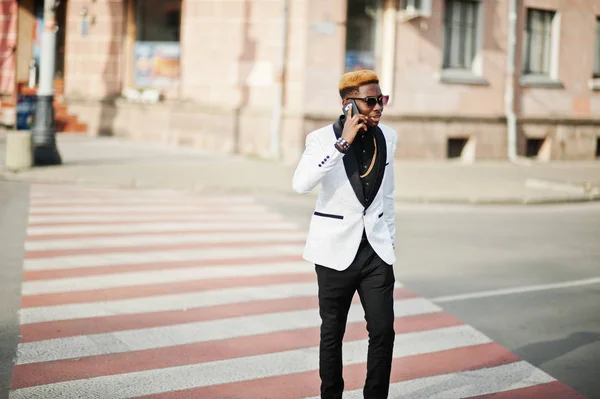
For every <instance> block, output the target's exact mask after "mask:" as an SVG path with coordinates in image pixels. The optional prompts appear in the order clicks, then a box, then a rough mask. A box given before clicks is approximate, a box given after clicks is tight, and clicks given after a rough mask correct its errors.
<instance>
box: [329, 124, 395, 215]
mask: <svg viewBox="0 0 600 399" xmlns="http://www.w3.org/2000/svg"><path fill="white" fill-rule="evenodd" d="M344 121H345V118H344V116H343V115H342V116H340V118H339V119H338V120H337V121H336V122H335V123H334V124H333V131H334V132H335V137H336V138H338V139H339V138H340V137H342V131H343V130H344ZM382 135H383V134H382ZM377 145H379V141H378V142H377ZM384 145H385V140H384ZM343 161H344V168H345V169H346V175H347V176H348V180H349V181H350V185H351V186H352V190H354V194H356V198H358V201H359V202H360V203H361V204H362V205H363V206H364V207H366V205H367V201H366V199H365V192H364V190H363V186H362V182H361V181H360V176H359V174H358V161H357V160H356V155H355V154H354V151H352V150H348V151H346V154H345V155H344V158H343ZM379 185H381V182H379Z"/></svg>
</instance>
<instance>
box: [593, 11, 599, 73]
mask: <svg viewBox="0 0 600 399" xmlns="http://www.w3.org/2000/svg"><path fill="white" fill-rule="evenodd" d="M594 78H600V18H596V49H595V56H594Z"/></svg>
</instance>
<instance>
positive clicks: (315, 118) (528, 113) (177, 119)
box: [0, 0, 600, 162]
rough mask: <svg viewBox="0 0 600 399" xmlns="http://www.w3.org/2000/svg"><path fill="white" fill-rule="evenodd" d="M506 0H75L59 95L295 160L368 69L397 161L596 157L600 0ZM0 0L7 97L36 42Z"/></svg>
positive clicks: (158, 126) (187, 139)
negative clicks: (342, 90)
mask: <svg viewBox="0 0 600 399" xmlns="http://www.w3.org/2000/svg"><path fill="white" fill-rule="evenodd" d="M29 1H34V0H29ZM35 1H38V2H39V1H41V0H35ZM286 3H287V4H288V7H286V6H285V5H286ZM510 3H511V1H509V0H330V1H326V2H325V1H322V0H289V1H287V2H286V1H285V0H66V3H65V5H64V14H65V23H64V27H63V31H62V34H63V35H64V45H63V50H62V52H61V53H60V54H58V55H57V59H59V62H60V65H61V67H60V72H61V78H63V79H64V101H65V103H66V105H67V107H68V110H69V113H70V114H73V115H76V116H77V117H78V119H79V120H81V121H83V122H85V123H86V124H87V129H88V132H89V134H92V135H97V134H99V135H119V136H127V137H131V138H135V139H141V140H153V141H161V142H164V143H168V144H176V145H187V146H195V147H199V148H204V149H207V150H211V151H218V152H234V153H242V154H254V155H259V156H271V155H275V154H279V155H280V156H281V157H282V158H284V159H285V160H289V161H290V162H294V161H296V160H297V159H298V157H299V156H300V154H301V152H302V150H303V149H304V139H305V135H306V134H307V133H308V132H310V131H311V130H313V129H315V128H317V127H320V126H323V125H326V124H329V123H331V122H332V121H333V120H335V118H337V116H338V115H339V114H340V109H341V108H340V107H341V104H340V99H339V95H338V93H337V91H336V87H337V82H338V80H339V77H340V75H341V74H342V73H344V72H345V71H348V70H353V69H358V68H371V69H375V70H376V71H377V72H378V74H379V75H380V78H381V86H382V88H383V90H384V91H385V92H386V93H387V94H390V96H391V103H390V104H389V105H388V107H387V108H386V110H385V113H384V122H385V123H387V124H389V125H391V126H392V127H394V128H395V129H396V130H397V131H398V133H399V144H398V152H397V156H398V157H399V158H401V159H432V160H441V159H445V158H461V159H463V160H465V161H474V160H480V159H506V158H507V157H509V154H511V151H512V152H513V153H516V154H518V155H520V156H530V157H536V158H538V159H540V160H590V159H595V158H597V157H598V156H600V91H599V90H600V19H599V18H600V0H517V1H515V4H516V8H515V9H514V11H515V12H514V14H512V15H514V16H515V18H516V19H511V18H510V15H511V13H510V11H511V8H510ZM0 4H2V15H1V16H0V18H1V19H0V24H2V25H3V26H4V28H3V29H4V30H3V31H2V32H8V34H7V35H5V34H4V33H3V36H2V37H3V40H2V42H1V43H0V57H1V59H0V62H2V65H0V71H1V73H2V76H1V78H0V90H1V91H2V94H3V95H4V97H5V98H8V97H10V96H11V95H14V94H15V92H16V91H18V87H22V85H23V81H24V80H26V79H27V77H28V76H29V75H28V74H27V71H28V67H27V65H24V64H25V61H20V60H21V58H23V59H24V60H25V59H26V58H27V56H28V55H29V54H31V48H30V47H31V44H30V42H31V40H30V39H28V38H25V39H23V40H21V36H22V33H21V32H22V31H23V30H24V29H25V28H27V27H29V25H27V23H23V22H21V21H22V20H26V19H27V16H26V15H25V16H24V12H23V10H22V6H21V4H22V2H19V3H18V4H17V2H16V0H0ZM29 18H30V19H31V17H29ZM511 21H514V23H513V24H511ZM24 27H25V28H24ZM17 31H18V32H19V35H18V36H19V39H18V40H17V39H16V37H17V35H16V33H15V32H17ZM511 38H514V41H512V42H511V40H510V39H511ZM511 43H514V44H511ZM11 46H15V49H16V50H15V51H9V50H10V48H11ZM28 46H29V47H28ZM7 49H8V50H7ZM19 54H21V56H19ZM22 54H25V56H23V55H22ZM19 57H20V58H19ZM511 67H512V68H511ZM513 70H514V71H513ZM11 71H12V72H11ZM19 83H21V86H19ZM11 88H13V89H12V90H13V91H11ZM157 95H160V98H159V99H157V98H158V97H157Z"/></svg>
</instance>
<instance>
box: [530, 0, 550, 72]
mask: <svg viewBox="0 0 600 399" xmlns="http://www.w3.org/2000/svg"><path fill="white" fill-rule="evenodd" d="M555 14H556V13H555V12H554V11H546V10H536V9H532V8H530V9H528V10H527V21H526V26H525V36H524V40H525V43H524V50H525V58H524V61H525V65H524V68H523V73H524V74H526V75H544V76H550V75H551V67H552V47H553V39H554V37H553V36H554V35H553V20H554V16H555Z"/></svg>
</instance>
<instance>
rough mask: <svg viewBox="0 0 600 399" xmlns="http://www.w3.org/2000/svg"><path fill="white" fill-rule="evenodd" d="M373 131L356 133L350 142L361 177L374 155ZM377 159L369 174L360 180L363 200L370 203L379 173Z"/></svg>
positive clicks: (378, 160) (378, 161)
mask: <svg viewBox="0 0 600 399" xmlns="http://www.w3.org/2000/svg"><path fill="white" fill-rule="evenodd" d="M374 130H375V129H369V130H367V131H366V132H364V133H358V135H357V136H356V138H355V139H354V141H353V142H352V150H353V151H354V153H355V154H356V160H357V161H358V173H359V174H360V175H361V176H362V175H364V174H365V173H367V171H368V170H369V166H370V165H371V161H372V160H373V156H374V155H375V143H374V140H373V139H374ZM379 163H380V159H379V157H377V158H376V160H375V164H374V165H373V168H372V169H371V172H369V174H368V175H367V176H365V177H363V178H361V179H360V180H361V181H362V186H363V192H364V193H365V198H366V199H367V200H368V201H369V202H370V201H372V199H373V197H372V195H374V194H375V193H373V188H374V186H375V181H376V180H377V174H378V173H379Z"/></svg>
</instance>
